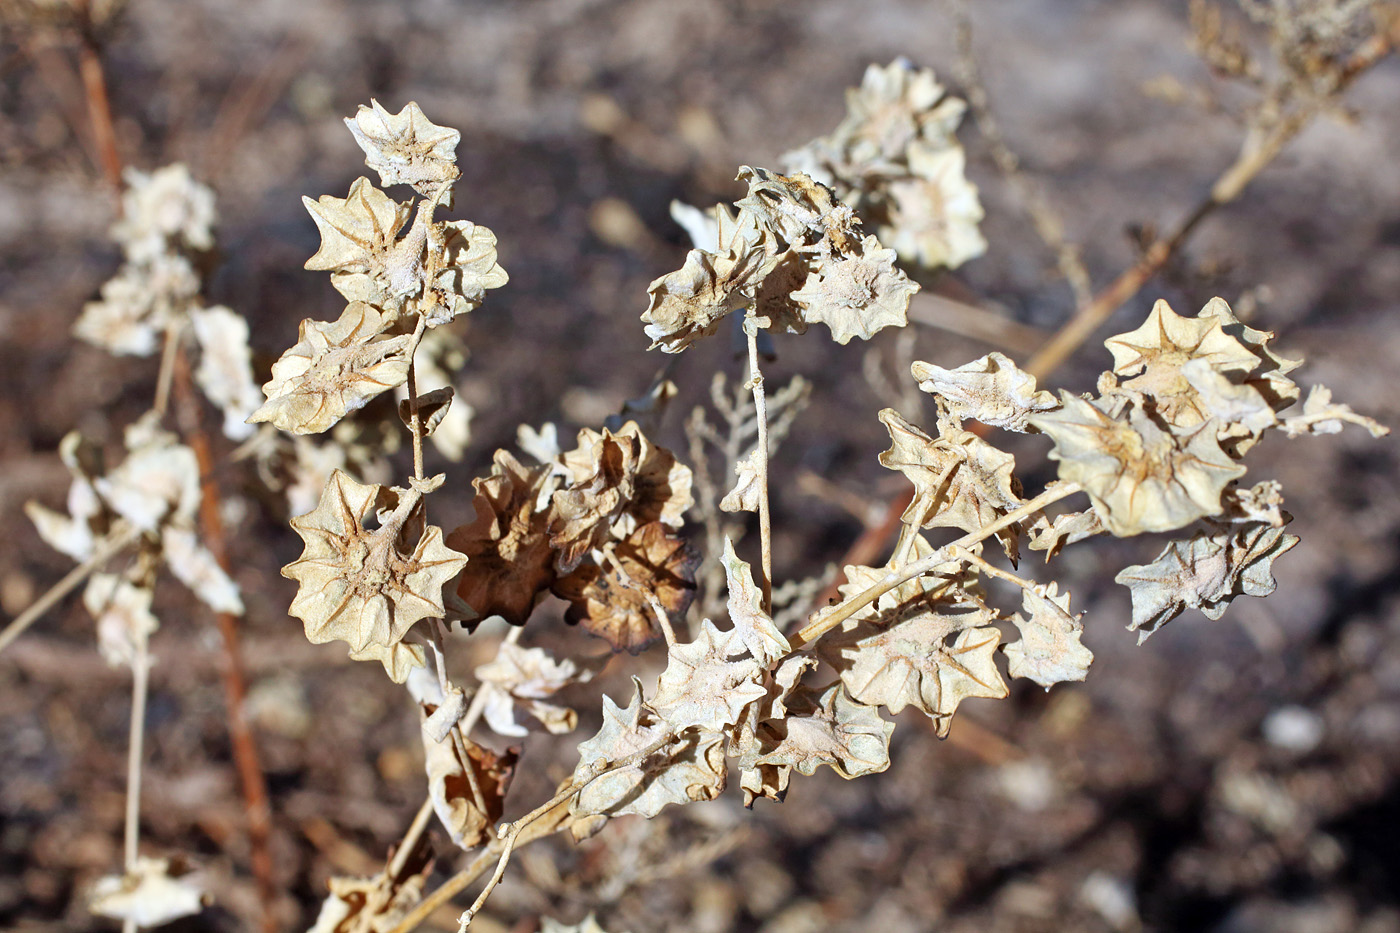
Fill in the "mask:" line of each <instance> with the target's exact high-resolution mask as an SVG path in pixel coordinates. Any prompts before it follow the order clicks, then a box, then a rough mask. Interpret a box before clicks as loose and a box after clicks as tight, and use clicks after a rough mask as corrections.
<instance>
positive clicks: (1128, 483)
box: [1029, 392, 1245, 537]
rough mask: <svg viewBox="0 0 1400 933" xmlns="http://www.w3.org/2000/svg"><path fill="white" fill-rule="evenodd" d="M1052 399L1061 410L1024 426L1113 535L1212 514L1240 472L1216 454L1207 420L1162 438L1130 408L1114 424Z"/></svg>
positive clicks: (1078, 402) (1081, 403) (1069, 399)
mask: <svg viewBox="0 0 1400 933" xmlns="http://www.w3.org/2000/svg"><path fill="white" fill-rule="evenodd" d="M1060 397H1061V401H1062V402H1063V407H1062V408H1061V409H1059V410H1058V411H1052V412H1046V413H1044V414H1038V415H1033V416H1031V418H1030V419H1029V423H1030V424H1031V426H1032V427H1034V428H1036V429H1037V430H1039V431H1042V432H1044V433H1045V434H1048V435H1050V437H1051V439H1053V440H1054V441H1055V449H1054V450H1053V451H1051V452H1050V456H1051V458H1052V459H1055V460H1058V461H1060V469H1059V474H1060V479H1063V480H1067V481H1070V482H1075V483H1079V484H1080V485H1081V486H1083V487H1084V490H1085V491H1086V492H1088V494H1089V498H1090V499H1091V500H1092V501H1093V503H1094V510H1095V511H1096V512H1098V513H1099V517H1100V518H1101V519H1102V520H1103V523H1104V526H1105V527H1106V528H1107V529H1108V531H1109V533H1111V534H1113V535H1116V536H1118V537H1127V536H1129V535H1135V534H1140V533H1142V532H1144V531H1170V530H1172V529H1174V528H1180V527H1182V526H1183V525H1188V524H1190V523H1191V522H1193V521H1195V520H1196V519H1198V518H1201V517H1203V516H1206V515H1218V514H1220V511H1221V508H1222V507H1221V504H1220V495H1221V492H1222V491H1223V490H1224V489H1225V486H1226V485H1227V484H1228V483H1229V482H1230V481H1231V480H1233V479H1236V478H1238V477H1240V476H1243V475H1244V472H1245V468H1244V466H1243V465H1242V464H1238V463H1235V462H1234V461H1232V460H1231V459H1230V458H1229V457H1227V456H1226V455H1225V453H1224V452H1223V451H1222V450H1221V449H1220V444H1219V443H1218V442H1217V440H1216V432H1215V429H1214V425H1213V424H1212V423H1210V422H1206V423H1203V424H1202V425H1201V426H1199V427H1197V428H1196V429H1195V430H1194V431H1190V432H1184V433H1182V434H1175V433H1168V432H1166V431H1163V430H1162V429H1161V428H1159V427H1158V426H1157V424H1156V423H1155V422H1154V421H1153V420H1152V419H1151V418H1150V417H1148V416H1147V415H1146V414H1145V413H1144V412H1143V411H1142V410H1141V409H1138V408H1136V407H1134V408H1132V409H1131V411H1129V412H1128V417H1127V418H1120V419H1115V418H1111V417H1109V416H1108V415H1106V414H1104V413H1103V412H1102V411H1100V410H1099V409H1098V408H1096V407H1094V406H1093V405H1092V404H1090V403H1089V402H1086V401H1085V400H1084V399H1082V398H1078V397H1076V396H1073V395H1070V394H1069V393H1067V392H1061V393H1060Z"/></svg>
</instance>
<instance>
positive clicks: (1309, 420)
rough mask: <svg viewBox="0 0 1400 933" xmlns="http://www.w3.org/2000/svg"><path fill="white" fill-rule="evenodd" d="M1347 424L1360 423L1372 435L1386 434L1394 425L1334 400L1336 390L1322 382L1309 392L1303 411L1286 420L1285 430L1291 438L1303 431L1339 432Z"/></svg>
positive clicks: (1308, 432)
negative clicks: (1361, 413) (1322, 384)
mask: <svg viewBox="0 0 1400 933" xmlns="http://www.w3.org/2000/svg"><path fill="white" fill-rule="evenodd" d="M1344 423H1350V424H1356V425H1360V426H1361V427H1363V428H1365V429H1366V430H1367V431H1369V432H1370V434H1371V436H1372V437H1384V436H1385V435H1387V434H1389V433H1390V428H1387V427H1386V426H1385V425H1383V424H1381V423H1380V422H1379V421H1376V420H1375V419H1374V418H1367V417H1365V416H1364V415H1358V414H1357V413H1356V412H1354V411H1352V410H1351V408H1350V407H1349V406H1347V405H1342V404H1338V403H1334V402H1333V401H1332V390H1331V389H1329V388H1327V387H1326V386H1321V385H1316V386H1313V387H1312V390H1311V391H1310V392H1308V398H1307V401H1305V402H1303V413H1302V414H1300V415H1293V416H1292V417H1290V418H1285V419H1284V420H1283V430H1284V431H1286V432H1287V433H1288V436H1289V437H1297V436H1298V435H1300V434H1337V433H1340V432H1341V430H1342V425H1343V424H1344Z"/></svg>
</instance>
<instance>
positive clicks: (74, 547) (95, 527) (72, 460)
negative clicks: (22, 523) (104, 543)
mask: <svg viewBox="0 0 1400 933" xmlns="http://www.w3.org/2000/svg"><path fill="white" fill-rule="evenodd" d="M83 445H84V441H83V438H82V436H81V435H80V434H78V433H77V432H75V431H74V432H69V433H68V434H66V435H64V437H63V439H62V440H61V441H59V443H58V455H59V458H60V459H61V460H62V461H63V465H64V466H66V467H67V468H68V472H69V473H70V474H71V475H72V477H73V482H72V484H71V485H70V486H69V487H68V497H67V507H68V514H67V515H64V514H62V513H60V512H55V511H53V510H52V509H48V508H45V507H44V506H42V505H40V504H39V503H37V502H26V503H25V504H24V514H25V515H27V516H29V520H30V521H31V522H33V523H34V529H35V530H36V531H38V532H39V537H40V538H42V539H43V540H44V543H45V544H47V545H48V546H49V547H51V548H53V549H54V550H56V551H59V552H60V553H63V554H67V555H68V556H69V557H71V558H73V560H75V561H77V562H78V563H82V562H83V561H85V560H87V559H88V558H89V557H91V556H92V554H93V551H94V550H95V548H96V546H97V537H98V536H99V535H101V534H103V533H105V531H106V522H105V521H104V513H105V511H106V510H105V509H104V507H103V505H102V500H101V499H100V498H99V497H98V495H97V490H96V489H95V488H94V487H93V485H92V480H93V478H94V477H93V476H92V475H90V473H89V472H88V470H87V469H86V468H85V467H84V465H83V463H82V462H81V459H82V458H81V451H82V448H83Z"/></svg>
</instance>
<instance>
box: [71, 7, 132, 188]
mask: <svg viewBox="0 0 1400 933" xmlns="http://www.w3.org/2000/svg"><path fill="white" fill-rule="evenodd" d="M82 15H83V19H84V22H83V23H82V24H81V25H80V27H79V29H78V33H79V40H80V41H79V45H78V73H79V75H80V76H81V77H82V79H83V93H84V95H85V96H86V97H87V105H88V119H89V120H90V121H91V122H92V138H93V144H94V145H95V147H96V148H97V156H98V160H99V161H100V162H101V165H102V174H103V175H105V176H106V177H107V183H108V184H110V185H111V186H112V188H113V189H114V190H116V191H121V188H122V157H121V154H120V153H119V152H118V151H117V133H116V129H115V128H114V126H113V123H112V105H111V101H110V99H109V98H108V96H107V78H106V76H105V75H104V74H103V70H102V54H101V49H100V48H99V47H98V44H97V39H96V37H95V35H94V30H93V26H92V23H91V22H90V21H88V16H89V11H88V4H86V3H83V4H82Z"/></svg>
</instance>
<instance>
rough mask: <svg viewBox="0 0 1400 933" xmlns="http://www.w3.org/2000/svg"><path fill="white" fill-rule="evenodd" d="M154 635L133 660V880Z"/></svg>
mask: <svg viewBox="0 0 1400 933" xmlns="http://www.w3.org/2000/svg"><path fill="white" fill-rule="evenodd" d="M149 642H150V635H149V633H148V632H146V631H145V630H144V629H141V630H139V631H137V632H136V657H134V658H132V660H131V722H130V724H129V728H130V732H129V736H128V739H127V746H126V829H125V832H124V833H123V839H122V861H123V866H124V869H125V872H126V874H127V875H128V876H129V875H131V874H132V873H133V872H134V871H135V870H136V859H137V858H138V857H139V856H140V845H139V843H140V840H141V762H142V759H143V758H144V757H145V755H144V754H143V752H144V749H145V745H146V696H147V694H148V693H149V690H148V687H149V685H150V673H151V660H150V652H149V650H148V649H149ZM122 933H136V921H135V920H134V919H132V918H128V919H127V920H126V921H125V922H123V923H122Z"/></svg>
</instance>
